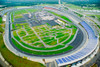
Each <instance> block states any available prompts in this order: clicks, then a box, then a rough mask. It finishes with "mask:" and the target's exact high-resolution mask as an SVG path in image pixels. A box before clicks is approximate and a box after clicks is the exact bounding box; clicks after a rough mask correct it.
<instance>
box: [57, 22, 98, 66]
mask: <svg viewBox="0 0 100 67" xmlns="http://www.w3.org/2000/svg"><path fill="white" fill-rule="evenodd" d="M80 24H81V25H82V26H83V27H84V29H85V30H86V31H87V33H88V38H89V39H88V43H86V46H85V47H84V48H82V50H80V51H78V52H77V53H74V54H72V55H69V56H66V57H63V58H59V59H56V62H57V64H58V66H62V65H67V64H72V63H73V62H78V60H82V59H83V58H85V57H87V56H88V55H90V54H91V53H92V52H93V51H94V50H95V48H96V47H97V43H98V38H97V37H96V36H95V33H94V31H93V30H92V28H91V27H90V26H89V25H88V24H87V23H86V22H84V21H83V22H81V23H80ZM73 64H74V63H73ZM73 64H72V65H73Z"/></svg>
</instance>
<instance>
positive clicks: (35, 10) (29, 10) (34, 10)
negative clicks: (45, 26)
mask: <svg viewBox="0 0 100 67" xmlns="http://www.w3.org/2000/svg"><path fill="white" fill-rule="evenodd" d="M27 11H28V12H37V11H38V10H37V9H27Z"/></svg>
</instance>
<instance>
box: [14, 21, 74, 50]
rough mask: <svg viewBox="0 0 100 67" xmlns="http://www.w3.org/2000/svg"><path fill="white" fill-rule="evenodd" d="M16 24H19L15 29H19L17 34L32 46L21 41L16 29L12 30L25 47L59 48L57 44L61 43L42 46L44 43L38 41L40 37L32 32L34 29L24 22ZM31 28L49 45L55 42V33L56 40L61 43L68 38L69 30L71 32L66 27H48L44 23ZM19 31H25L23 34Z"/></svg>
mask: <svg viewBox="0 0 100 67" xmlns="http://www.w3.org/2000/svg"><path fill="white" fill-rule="evenodd" d="M21 25H23V27H25V29H22V27H21ZM24 25H25V26H24ZM17 26H19V27H18V28H17V29H19V30H18V34H19V36H20V37H22V39H23V40H24V41H25V42H27V43H32V46H29V45H27V44H25V43H24V42H22V40H21V39H20V37H19V36H18V35H17V32H16V31H13V35H14V37H15V38H16V39H17V40H18V41H19V42H20V43H22V44H23V45H24V46H26V47H29V48H31V49H37V50H50V49H53V50H54V48H55V49H57V48H59V46H61V45H58V46H56V47H52V48H43V47H44V45H43V44H42V43H40V42H39V41H40V39H38V37H37V36H36V34H35V33H34V31H33V30H32V29H31V28H30V27H29V26H28V25H27V24H26V23H25V24H17ZM72 27H73V26H72ZM33 29H34V30H35V31H36V32H37V34H38V35H39V36H40V37H41V39H42V40H43V42H44V43H46V45H50V46H52V45H56V44H57V40H56V39H55V38H54V37H55V35H56V38H57V39H58V42H59V43H61V42H63V41H65V40H66V39H68V37H69V32H70V33H71V30H67V29H51V28H50V27H48V26H46V25H40V26H35V27H33ZM25 30H26V31H27V34H28V35H26V32H25ZM20 31H23V32H25V33H24V34H23V35H21V33H23V32H20ZM55 32H56V33H55ZM44 33H45V34H44ZM73 33H74V34H75V33H76V31H73ZM74 34H73V35H74ZM50 36H52V37H50ZM72 39H73V38H71V40H72ZM36 44H37V45H36ZM33 46H37V47H39V48H36V47H33ZM40 47H41V48H40ZM63 47H64V46H63Z"/></svg>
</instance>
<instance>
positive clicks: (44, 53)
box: [12, 38, 73, 55]
mask: <svg viewBox="0 0 100 67" xmlns="http://www.w3.org/2000/svg"><path fill="white" fill-rule="evenodd" d="M12 42H13V43H14V45H15V46H16V47H17V48H18V49H20V50H22V51H24V52H27V53H31V54H35V55H54V54H59V53H62V52H66V51H68V50H70V49H72V48H73V47H72V46H70V45H69V46H68V47H66V48H64V49H61V50H57V51H50V52H41V51H34V50H29V49H27V48H24V47H22V46H21V45H20V44H19V43H18V42H16V41H15V40H14V39H13V38H12Z"/></svg>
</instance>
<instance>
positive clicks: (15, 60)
mask: <svg viewBox="0 0 100 67" xmlns="http://www.w3.org/2000/svg"><path fill="white" fill-rule="evenodd" d="M0 52H1V53H2V55H3V57H4V58H5V59H6V61H8V62H9V63H10V64H11V65H12V66H13V67H33V66H34V65H35V67H45V66H43V65H42V64H40V63H38V62H34V61H30V60H26V59H23V58H21V57H18V56H16V55H15V54H13V53H12V52H10V51H9V50H8V49H7V48H6V46H5V44H4V41H3V35H2V34H1V35H0Z"/></svg>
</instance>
